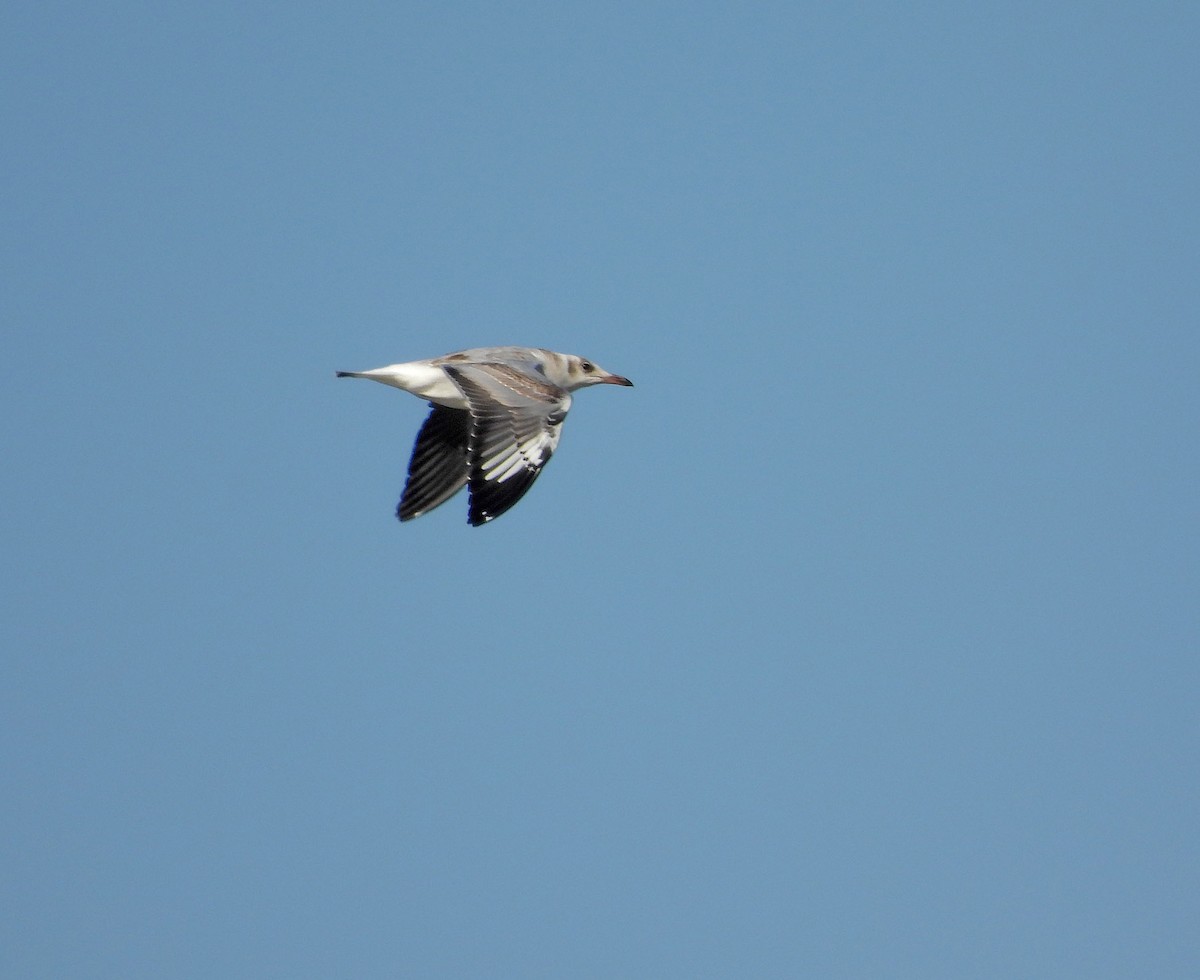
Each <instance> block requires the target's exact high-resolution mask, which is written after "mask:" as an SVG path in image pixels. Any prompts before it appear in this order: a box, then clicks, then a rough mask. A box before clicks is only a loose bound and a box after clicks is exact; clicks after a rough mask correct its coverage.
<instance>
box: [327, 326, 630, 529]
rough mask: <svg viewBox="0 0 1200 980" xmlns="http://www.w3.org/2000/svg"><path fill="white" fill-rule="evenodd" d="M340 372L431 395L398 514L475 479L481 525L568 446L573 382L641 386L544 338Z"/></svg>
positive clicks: (412, 512)
mask: <svg viewBox="0 0 1200 980" xmlns="http://www.w3.org/2000/svg"><path fill="white" fill-rule="evenodd" d="M337 376H338V377H339V378H369V379H370V380H372V381H378V382H380V383H382V384H385V385H391V386H392V387H394V388H401V389H403V390H404V391H407V392H410V393H411V394H414V395H416V396H417V397H418V398H424V399H426V400H427V401H428V402H429V404H430V407H431V409H432V411H431V412H430V413H429V416H428V417H427V418H426V419H425V422H424V424H423V425H422V426H421V431H420V432H419V433H418V434H417V441H416V445H414V446H413V453H412V459H410V460H409V463H408V479H407V480H406V481H405V484H404V493H403V494H402V495H401V497H400V504H399V506H398V507H397V508H396V516H397V517H398V518H400V520H402V521H411V520H412V519H413V518H414V517H420V516H421V515H422V514H425V513H428V512H429V511H431V510H433V508H434V507H437V506H438V505H439V504H443V503H445V502H446V501H447V500H449V499H450V498H451V497H453V496H454V495H455V494H456V493H458V491H459V490H461V489H462V488H463V487H464V486H465V487H467V488H468V491H469V492H468V496H469V498H470V505H469V508H468V514H467V520H468V521H469V522H470V524H471V525H472V526H473V527H478V526H479V525H480V524H486V523H487V522H488V521H492V520H495V519H496V518H497V517H499V516H500V515H501V514H503V513H504V512H505V511H506V510H508V509H509V508H510V507H511V506H512V505H513V504H515V503H516V502H517V501H518V500H520V499H521V497H523V496H524V495H525V491H526V490H528V489H529V488H530V487H531V486H532V485H533V481H534V480H536V479H537V475H538V474H539V473H540V472H541V471H542V467H543V466H545V465H546V463H547V462H548V461H549V459H550V456H551V455H552V454H553V452H554V450H555V448H556V447H557V446H558V440H559V438H560V436H561V434H562V422H563V419H565V418H566V417H567V412H568V410H569V409H570V408H571V392H572V391H575V390H576V389H577V388H586V387H588V386H589V385H604V384H607V385H625V386H627V387H632V386H633V382H632V381H630V380H629V379H628V378H623V377H621V376H620V375H619V374H609V373H608V372H607V371H605V370H603V369H602V368H601V367H599V365H597V364H596V363H595V362H594V361H589V360H588V359H587V358H586V357H578V356H576V355H575V354H559V353H556V352H555V351H552V350H546V349H545V348H544V347H477V348H475V349H473V350H464V351H459V352H458V353H456V354H446V355H444V356H442V357H434V358H431V359H429V360H426V361H408V362H406V363H404V364H389V365H388V366H387V367H381V368H375V369H374V370H373V371H338V372H337Z"/></svg>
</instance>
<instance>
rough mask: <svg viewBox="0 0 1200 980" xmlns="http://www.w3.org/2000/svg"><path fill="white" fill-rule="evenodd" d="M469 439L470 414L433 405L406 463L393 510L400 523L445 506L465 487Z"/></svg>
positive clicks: (467, 472) (467, 470)
mask: <svg viewBox="0 0 1200 980" xmlns="http://www.w3.org/2000/svg"><path fill="white" fill-rule="evenodd" d="M430 404H432V403H430ZM470 438H471V413H470V412H468V411H467V410H466V409H463V408H446V407H445V406H442V405H433V411H432V412H430V413H429V416H428V418H426V419H425V422H424V423H423V424H422V425H421V431H420V432H418V433H417V441H416V444H415V445H414V446H413V454H412V459H410V460H409V462H408V479H407V480H406V481H405V483H404V493H403V494H402V495H401V497H400V504H399V506H398V507H397V508H396V516H397V517H398V518H400V520H402V521H411V520H412V519H413V518H414V517H420V516H421V515H422V514H424V513H427V512H428V511H431V510H433V508H434V507H436V506H437V505H438V504H444V503H445V502H446V501H447V500H449V499H450V498H451V497H453V496H454V495H455V494H456V493H458V491H459V490H461V489H462V488H463V487H464V486H465V485H466V482H467V476H468V474H469V472H470V467H469V465H468V463H467V445H468V443H469V442H470Z"/></svg>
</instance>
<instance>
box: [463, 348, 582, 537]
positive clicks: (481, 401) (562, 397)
mask: <svg viewBox="0 0 1200 980" xmlns="http://www.w3.org/2000/svg"><path fill="white" fill-rule="evenodd" d="M445 371H446V373H447V374H449V375H450V378H451V379H452V380H453V381H454V383H455V384H456V385H458V387H459V390H460V391H462V393H463V396H464V397H465V398H466V399H467V403H468V405H469V406H470V414H471V440H470V444H469V446H468V450H467V455H468V462H469V465H470V474H469V481H468V482H469V486H470V491H471V507H470V512H469V514H468V520H469V521H470V523H471V524H472V525H475V526H478V525H480V524H486V523H487V522H488V521H490V520H494V519H495V518H497V517H499V516H500V515H501V514H503V513H504V512H505V511H506V510H508V509H509V508H510V507H511V506H512V505H513V504H515V503H516V502H517V501H518V500H520V499H521V498H522V497H523V496H524V495H525V492H526V491H527V490H528V489H529V488H530V487H531V486H533V481H534V480H536V479H537V475H538V474H539V473H540V472H541V471H542V467H543V466H545V465H546V463H547V462H548V461H549V459H550V457H551V456H552V455H553V453H554V450H555V448H556V447H557V446H558V440H559V437H560V435H561V433H562V421H563V419H565V418H566V417H567V411H568V410H569V409H570V407H571V396H570V394H569V393H568V392H566V391H564V390H563V389H562V388H559V387H558V386H557V385H553V384H550V383H549V382H548V381H546V380H545V379H544V378H543V377H541V376H540V375H537V376H534V375H530V374H527V373H525V372H524V371H521V370H519V369H517V368H515V367H513V366H511V365H508V364H461V365H460V364H454V365H451V364H447V365H446V366H445Z"/></svg>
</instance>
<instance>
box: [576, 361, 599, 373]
mask: <svg viewBox="0 0 1200 980" xmlns="http://www.w3.org/2000/svg"><path fill="white" fill-rule="evenodd" d="M579 366H580V367H581V368H583V369H584V370H585V371H595V370H596V365H595V364H593V363H592V362H591V361H581V362H580V364H579Z"/></svg>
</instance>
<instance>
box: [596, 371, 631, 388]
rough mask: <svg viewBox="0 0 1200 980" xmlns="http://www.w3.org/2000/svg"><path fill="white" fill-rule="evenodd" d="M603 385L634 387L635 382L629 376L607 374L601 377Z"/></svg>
mask: <svg viewBox="0 0 1200 980" xmlns="http://www.w3.org/2000/svg"><path fill="white" fill-rule="evenodd" d="M600 383H601V384H602V385H624V386H625V387H626V388H632V387H633V382H632V381H630V380H629V379H628V378H622V377H621V376H620V375H619V374H606V375H605V376H604V377H603V378H601V379H600Z"/></svg>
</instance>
